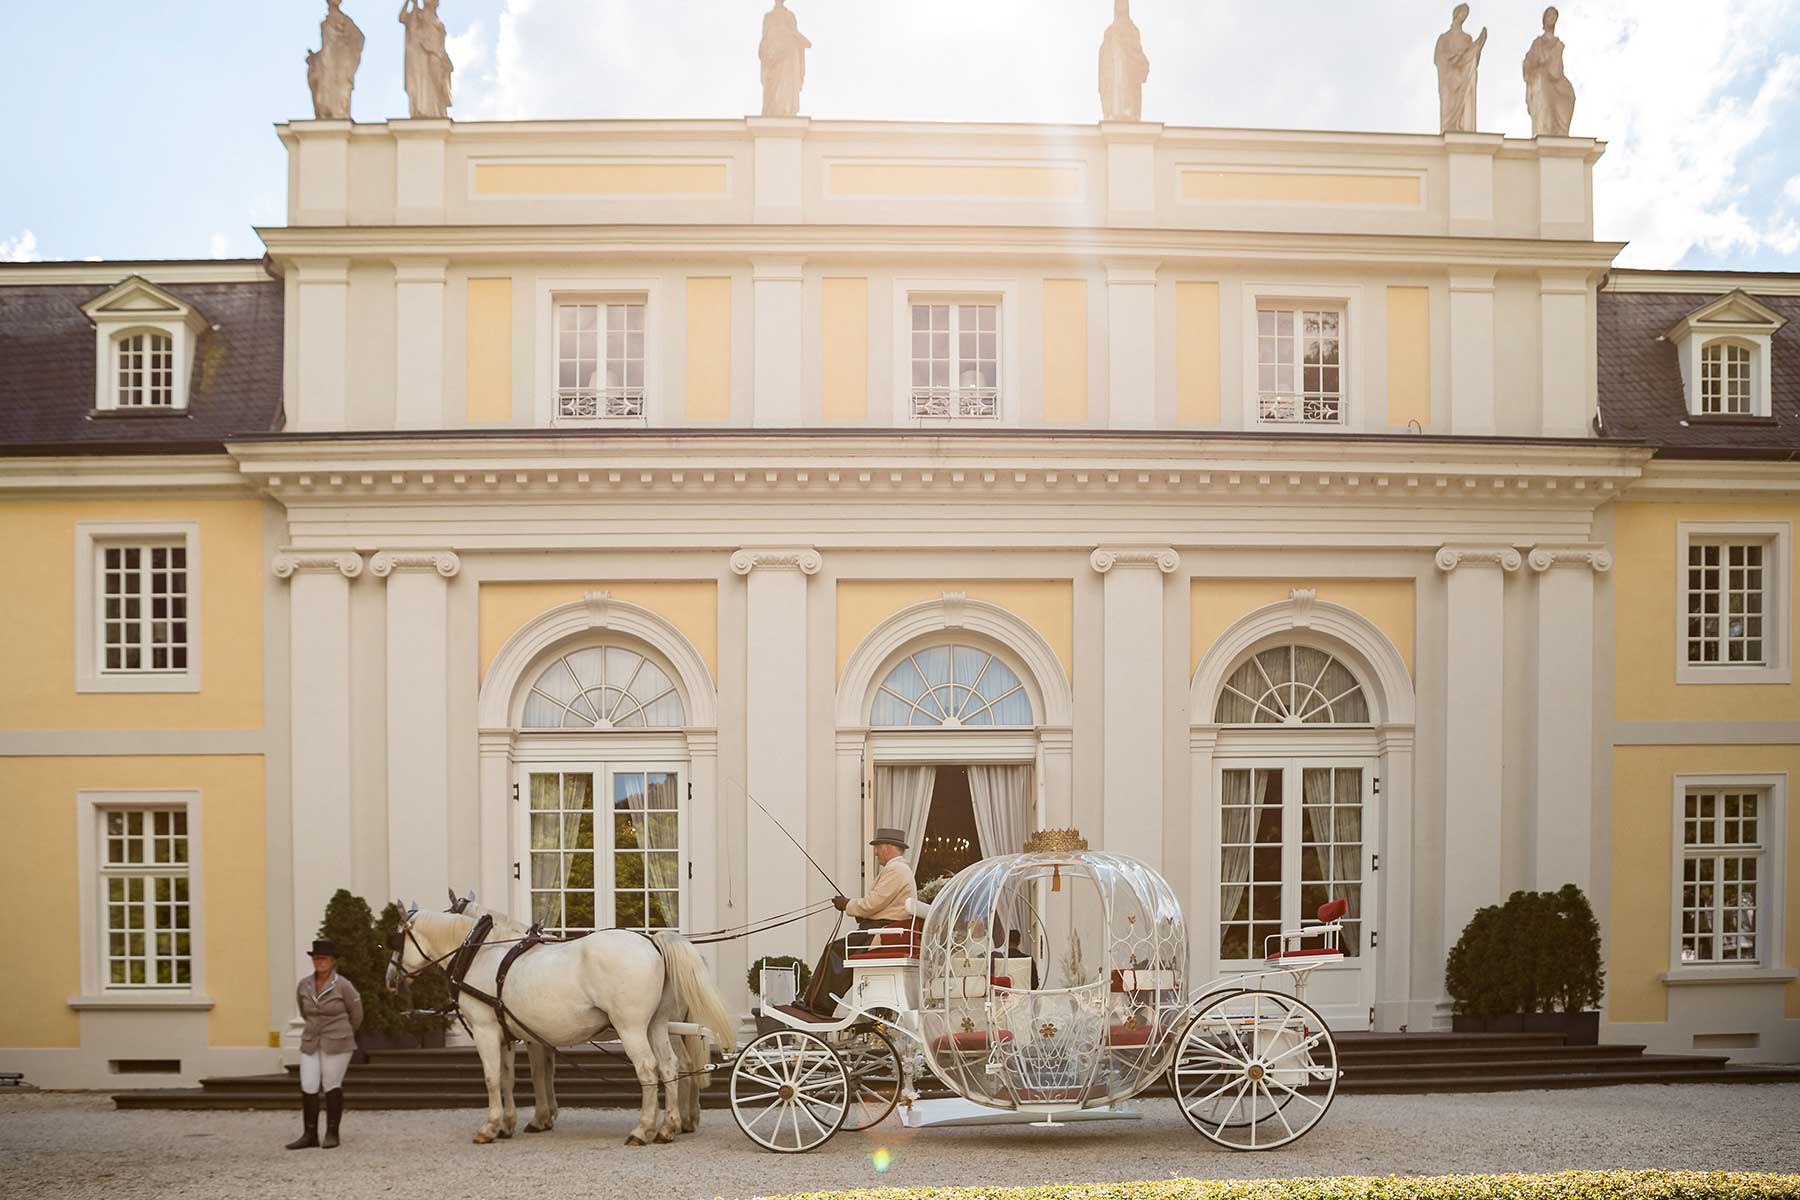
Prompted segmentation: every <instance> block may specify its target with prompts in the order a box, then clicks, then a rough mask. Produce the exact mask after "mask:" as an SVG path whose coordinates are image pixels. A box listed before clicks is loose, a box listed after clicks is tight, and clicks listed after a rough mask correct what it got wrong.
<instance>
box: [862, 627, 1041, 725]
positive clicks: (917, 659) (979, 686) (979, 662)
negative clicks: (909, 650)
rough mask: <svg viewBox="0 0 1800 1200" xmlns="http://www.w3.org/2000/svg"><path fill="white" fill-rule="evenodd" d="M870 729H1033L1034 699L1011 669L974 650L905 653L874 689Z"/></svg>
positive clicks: (952, 648) (936, 648) (947, 648)
mask: <svg viewBox="0 0 1800 1200" xmlns="http://www.w3.org/2000/svg"><path fill="white" fill-rule="evenodd" d="M869 723H870V724H871V725H876V726H883V727H887V728H892V727H894V726H937V727H939V728H947V729H955V728H958V727H962V726H970V725H975V726H995V725H1030V724H1031V723H1032V715H1031V697H1030V696H1029V695H1027V694H1026V692H1025V685H1024V684H1022V683H1020V682H1019V677H1018V676H1017V675H1015V674H1014V673H1013V670H1012V668H1011V667H1008V666H1007V665H1006V664H1005V663H1003V662H1001V661H1000V660H999V659H998V658H995V657H994V656H993V655H992V654H990V653H988V652H987V651H986V650H979V649H977V648H975V647H974V646H933V647H931V648H930V649H927V650H919V651H917V652H915V653H913V654H909V655H907V656H906V657H905V658H903V659H901V660H900V661H899V663H897V664H896V665H895V667H894V669H893V670H891V671H889V672H888V674H887V678H886V679H883V680H882V681H881V685H880V687H879V688H877V689H876V693H875V706H874V711H873V712H871V713H870V716H869Z"/></svg>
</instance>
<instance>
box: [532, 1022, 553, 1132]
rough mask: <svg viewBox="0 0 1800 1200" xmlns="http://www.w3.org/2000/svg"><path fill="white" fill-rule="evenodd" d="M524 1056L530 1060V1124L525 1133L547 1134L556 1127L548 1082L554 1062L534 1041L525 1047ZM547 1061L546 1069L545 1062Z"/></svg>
mask: <svg viewBox="0 0 1800 1200" xmlns="http://www.w3.org/2000/svg"><path fill="white" fill-rule="evenodd" d="M525 1056H526V1057H527V1058H529V1059H530V1060H531V1106H532V1107H531V1124H529V1125H527V1126H525V1132H526V1133H549V1132H550V1130H551V1129H552V1128H554V1127H555V1125H556V1106H555V1105H554V1104H553V1103H551V1099H550V1081H549V1077H548V1070H553V1069H554V1068H555V1064H556V1060H555V1059H554V1058H552V1057H551V1056H550V1054H549V1052H548V1051H546V1050H545V1049H544V1048H543V1047H542V1046H540V1045H538V1044H537V1043H536V1042H535V1041H533V1042H527V1043H526V1045H525ZM546 1059H548V1060H549V1067H548V1068H546V1066H545V1060H546Z"/></svg>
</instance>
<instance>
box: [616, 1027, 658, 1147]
mask: <svg viewBox="0 0 1800 1200" xmlns="http://www.w3.org/2000/svg"><path fill="white" fill-rule="evenodd" d="M615 1028H616V1027H615ZM618 1034H619V1044H620V1045H621V1046H623V1047H624V1049H625V1055H626V1057H628V1058H629V1059H631V1066H632V1068H633V1069H634V1070H635V1071H636V1072H637V1077H638V1086H639V1087H641V1088H642V1089H643V1095H644V1098H643V1103H642V1104H641V1105H640V1106H639V1107H638V1123H637V1128H635V1129H633V1130H632V1131H631V1134H630V1136H629V1137H627V1138H626V1139H625V1144H626V1145H627V1146H647V1145H649V1144H650V1142H651V1140H652V1139H653V1138H655V1139H656V1140H658V1141H666V1140H668V1139H666V1138H662V1137H658V1136H657V1135H656V1134H655V1132H654V1130H655V1129H656V1112H657V1107H658V1105H657V1094H658V1092H659V1091H660V1090H661V1081H660V1080H659V1079H658V1078H657V1055H656V1052H655V1051H654V1050H653V1049H651V1044H650V1037H649V1035H648V1033H647V1032H646V1031H644V1030H641V1029H639V1030H624V1029H619V1030H618Z"/></svg>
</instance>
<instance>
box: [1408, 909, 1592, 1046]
mask: <svg viewBox="0 0 1800 1200" xmlns="http://www.w3.org/2000/svg"><path fill="white" fill-rule="evenodd" d="M1603 978H1604V972H1603V970H1602V968H1601V965H1600V924H1599V922H1598V921H1596V920H1595V919H1594V910H1593V908H1592V907H1590V906H1589V904H1588V901H1587V897H1586V896H1584V895H1583V894H1582V892H1581V889H1580V888H1578V887H1576V886H1575V885H1574V884H1572V883H1571V884H1566V885H1565V886H1564V887H1563V888H1562V890H1560V891H1557V892H1514V893H1513V894H1512V895H1511V896H1509V897H1507V900H1506V903H1505V904H1503V905H1497V906H1496V905H1490V906H1488V907H1486V908H1482V909H1478V910H1477V911H1476V913H1475V916H1474V917H1473V918H1472V919H1471V920H1470V921H1469V924H1468V926H1467V928H1465V929H1464V930H1463V932H1462V936H1461V937H1459V938H1457V939H1456V945H1455V946H1454V947H1452V949H1451V951H1450V957H1449V959H1448V960H1447V961H1446V962H1445V964H1444V987H1445V990H1447V991H1448V992H1449V993H1450V998H1451V1000H1453V1001H1454V1002H1455V1006H1454V1011H1455V1012H1456V1014H1457V1015H1459V1016H1471V1017H1499V1016H1506V1015H1509V1014H1512V1013H1547V1012H1584V1011H1586V1010H1588V1009H1591V1008H1593V1007H1595V1006H1596V1005H1598V1004H1599V1002H1600V994H1601V984H1602V980H1603Z"/></svg>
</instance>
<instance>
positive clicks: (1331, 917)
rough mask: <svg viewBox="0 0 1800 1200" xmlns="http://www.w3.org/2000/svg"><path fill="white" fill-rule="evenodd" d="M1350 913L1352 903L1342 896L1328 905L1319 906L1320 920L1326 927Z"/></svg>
mask: <svg viewBox="0 0 1800 1200" xmlns="http://www.w3.org/2000/svg"><path fill="white" fill-rule="evenodd" d="M1349 911H1350V902H1349V901H1348V900H1345V899H1344V898H1342V897H1341V896H1340V897H1339V898H1338V899H1336V900H1332V901H1330V902H1328V903H1325V904H1321V905H1319V920H1320V921H1321V922H1322V923H1323V924H1326V925H1329V924H1331V923H1332V922H1333V921H1335V920H1337V919H1338V918H1340V917H1342V916H1343V915H1344V914H1345V913H1347V912H1349Z"/></svg>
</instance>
